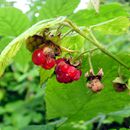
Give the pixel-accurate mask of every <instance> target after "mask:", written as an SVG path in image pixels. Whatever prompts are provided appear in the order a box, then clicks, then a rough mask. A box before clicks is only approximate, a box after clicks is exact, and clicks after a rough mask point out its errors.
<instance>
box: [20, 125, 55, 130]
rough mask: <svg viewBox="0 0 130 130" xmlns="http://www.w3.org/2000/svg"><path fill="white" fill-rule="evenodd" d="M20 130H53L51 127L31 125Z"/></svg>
mask: <svg viewBox="0 0 130 130" xmlns="http://www.w3.org/2000/svg"><path fill="white" fill-rule="evenodd" d="M21 130H54V126H52V125H31V126H27V127H25V128H23V129H21Z"/></svg>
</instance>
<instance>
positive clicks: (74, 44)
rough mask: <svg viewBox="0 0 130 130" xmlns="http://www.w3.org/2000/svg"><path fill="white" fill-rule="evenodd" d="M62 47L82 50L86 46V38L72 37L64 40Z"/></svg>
mask: <svg viewBox="0 0 130 130" xmlns="http://www.w3.org/2000/svg"><path fill="white" fill-rule="evenodd" d="M61 45H62V46H64V47H66V48H68V49H72V50H78V51H79V50H81V49H83V46H84V38H83V37H82V36H80V35H72V36H71V35H70V36H66V37H65V38H63V40H62V41H61Z"/></svg>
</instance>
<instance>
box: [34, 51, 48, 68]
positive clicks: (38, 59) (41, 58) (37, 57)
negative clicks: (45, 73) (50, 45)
mask: <svg viewBox="0 0 130 130" xmlns="http://www.w3.org/2000/svg"><path fill="white" fill-rule="evenodd" d="M32 61H33V63H34V64H35V65H41V64H44V63H45V61H46V57H45V55H44V53H43V51H42V50H41V49H37V50H35V51H34V52H33V54H32Z"/></svg>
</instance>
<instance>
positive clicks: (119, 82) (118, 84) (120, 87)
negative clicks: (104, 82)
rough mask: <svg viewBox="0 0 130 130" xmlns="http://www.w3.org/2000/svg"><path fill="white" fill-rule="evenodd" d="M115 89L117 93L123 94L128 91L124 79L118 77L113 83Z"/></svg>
mask: <svg viewBox="0 0 130 130" xmlns="http://www.w3.org/2000/svg"><path fill="white" fill-rule="evenodd" d="M112 82H113V87H114V89H115V91H117V92H123V91H125V90H126V89H127V84H126V83H125V82H124V80H123V78H122V77H116V78H115V79H114V80H113V81H112Z"/></svg>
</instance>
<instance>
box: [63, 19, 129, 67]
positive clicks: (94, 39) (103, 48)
mask: <svg viewBox="0 0 130 130" xmlns="http://www.w3.org/2000/svg"><path fill="white" fill-rule="evenodd" d="M65 22H67V23H68V26H69V27H71V28H72V29H73V30H74V31H76V32H77V33H79V34H80V35H81V36H83V37H84V38H85V39H86V40H88V41H90V42H91V43H92V44H93V45H95V46H96V47H97V48H98V49H100V50H101V51H102V52H103V53H104V54H106V55H108V56H109V57H111V58H112V59H114V60H115V61H117V62H118V63H119V64H121V65H122V66H124V67H125V68H127V69H130V68H129V66H127V65H126V64H125V63H124V62H123V61H122V60H120V59H119V58H118V57H116V56H115V55H113V54H112V53H111V52H109V51H108V50H107V49H106V48H105V47H104V46H103V45H102V44H100V43H99V41H98V40H97V39H96V38H95V36H94V35H93V33H92V31H91V30H88V31H89V34H90V36H91V38H90V37H88V36H87V35H86V34H85V33H84V31H82V30H80V29H79V28H78V26H77V25H75V24H73V23H72V22H71V21H70V20H68V19H66V20H65Z"/></svg>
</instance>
